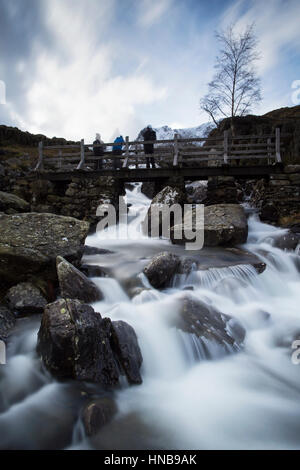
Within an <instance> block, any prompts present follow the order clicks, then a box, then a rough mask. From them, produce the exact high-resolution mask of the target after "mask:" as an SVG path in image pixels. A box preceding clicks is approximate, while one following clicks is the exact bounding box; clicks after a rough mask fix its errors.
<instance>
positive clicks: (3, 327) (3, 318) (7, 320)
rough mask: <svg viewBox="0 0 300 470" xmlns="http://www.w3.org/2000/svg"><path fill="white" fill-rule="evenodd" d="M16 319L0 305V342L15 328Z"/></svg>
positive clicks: (4, 306)
mask: <svg viewBox="0 0 300 470" xmlns="http://www.w3.org/2000/svg"><path fill="white" fill-rule="evenodd" d="M15 323H16V319H15V316H14V315H13V314H12V313H11V311H10V310H9V309H8V308H7V307H6V305H4V304H0V340H2V341H4V340H6V339H7V337H8V336H9V334H10V332H11V330H12V329H13V327H14V326H15Z"/></svg>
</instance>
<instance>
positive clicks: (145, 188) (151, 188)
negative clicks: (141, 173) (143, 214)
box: [141, 181, 155, 199]
mask: <svg viewBox="0 0 300 470" xmlns="http://www.w3.org/2000/svg"><path fill="white" fill-rule="evenodd" d="M141 192H142V193H143V194H145V196H147V197H148V198H149V199H153V198H154V196H155V183H154V182H153V181H146V182H145V183H143V184H142V187H141Z"/></svg>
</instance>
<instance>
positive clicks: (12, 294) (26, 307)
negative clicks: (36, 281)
mask: <svg viewBox="0 0 300 470" xmlns="http://www.w3.org/2000/svg"><path fill="white" fill-rule="evenodd" d="M5 301H6V303H7V304H8V307H9V309H10V310H11V311H12V312H13V313H14V314H15V315H16V316H24V315H27V314H34V313H42V312H43V310H44V308H45V307H46V305H47V300H46V299H45V297H44V296H43V295H42V293H41V291H40V290H39V289H38V288H37V287H35V286H34V285H33V284H31V283H30V282H21V283H20V284H17V285H16V286H13V287H11V288H10V289H9V291H8V292H7V294H6V296H5Z"/></svg>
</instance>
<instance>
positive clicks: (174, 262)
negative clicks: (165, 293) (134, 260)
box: [143, 252, 180, 289]
mask: <svg viewBox="0 0 300 470" xmlns="http://www.w3.org/2000/svg"><path fill="white" fill-rule="evenodd" d="M179 264H180V258H179V256H177V255H174V254H173V253H168V252H163V253H159V254H158V255H156V256H154V258H152V260H151V261H150V263H149V264H148V265H147V266H146V267H145V268H144V270H143V272H144V274H145V275H146V276H147V278H148V280H149V282H150V284H151V285H152V286H153V287H154V288H156V289H160V288H164V287H167V286H168V285H169V283H170V281H171V279H172V278H173V276H174V274H175V273H176V272H177V268H178V267H179Z"/></svg>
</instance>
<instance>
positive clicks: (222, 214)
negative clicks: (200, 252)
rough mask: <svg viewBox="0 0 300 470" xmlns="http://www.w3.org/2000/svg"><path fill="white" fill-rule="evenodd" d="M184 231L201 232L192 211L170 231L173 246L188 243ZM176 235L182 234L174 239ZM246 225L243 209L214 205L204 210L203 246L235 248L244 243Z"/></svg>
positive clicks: (246, 234) (232, 205)
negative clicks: (181, 222)
mask: <svg viewBox="0 0 300 470" xmlns="http://www.w3.org/2000/svg"><path fill="white" fill-rule="evenodd" d="M184 229H185V230H189V231H191V230H193V232H195V231H201V230H203V227H202V225H201V223H199V224H198V223H197V221H195V217H194V211H190V212H188V214H187V215H186V216H185V219H184V223H183V224H178V225H175V226H174V227H172V229H171V240H172V243H174V244H184V243H186V242H190V240H187V239H186V238H185V235H184ZM176 234H182V236H181V238H176ZM247 236H248V224H247V218H246V215H245V212H244V209H243V208H242V207H241V206H240V205H238V204H216V205H212V206H207V207H205V208H204V246H235V245H240V244H242V243H246V241H247Z"/></svg>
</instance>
